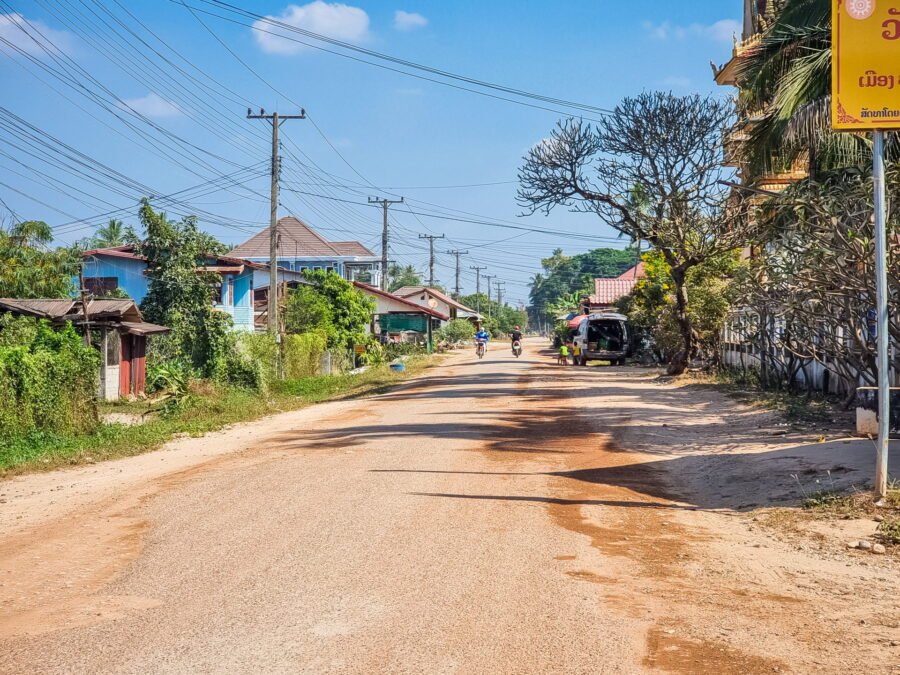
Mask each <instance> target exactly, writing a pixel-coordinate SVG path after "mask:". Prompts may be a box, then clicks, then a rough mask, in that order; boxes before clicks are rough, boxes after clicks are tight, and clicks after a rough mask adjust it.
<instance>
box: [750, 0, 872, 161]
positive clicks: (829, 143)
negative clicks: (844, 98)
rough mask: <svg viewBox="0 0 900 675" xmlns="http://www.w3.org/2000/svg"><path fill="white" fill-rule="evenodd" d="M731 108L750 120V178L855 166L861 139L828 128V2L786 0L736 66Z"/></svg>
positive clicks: (863, 152) (864, 147) (865, 150)
mask: <svg viewBox="0 0 900 675" xmlns="http://www.w3.org/2000/svg"><path fill="white" fill-rule="evenodd" d="M738 84H739V86H740V90H741V94H740V99H739V101H738V107H739V109H740V111H741V112H742V113H743V117H745V118H747V119H750V120H751V122H750V127H749V129H748V130H749V140H748V142H747V143H746V144H745V146H744V152H745V153H746V156H745V159H746V161H747V166H748V169H749V172H750V175H751V177H752V176H754V175H761V174H765V173H769V172H772V171H779V170H782V169H784V168H787V167H790V165H791V164H792V162H793V161H794V160H796V159H798V158H800V157H802V156H806V157H807V159H808V160H809V165H810V174H811V175H812V176H813V177H814V176H815V175H816V174H817V173H818V171H819V170H822V169H831V168H840V167H847V166H852V165H859V164H861V163H864V162H865V161H866V158H867V157H868V156H870V150H869V143H868V140H867V139H866V138H865V137H864V136H860V135H856V134H846V133H833V132H832V130H831V0H786V2H785V3H784V5H783V7H782V8H781V10H780V12H779V13H778V15H777V17H776V18H775V20H774V21H773V22H772V23H771V24H770V25H769V26H768V27H767V28H766V31H765V33H764V34H763V38H762V40H761V42H760V44H759V45H758V46H756V47H753V48H751V49H750V50H748V51H747V52H746V53H745V56H744V58H743V59H742V60H741V63H740V66H739V70H738Z"/></svg>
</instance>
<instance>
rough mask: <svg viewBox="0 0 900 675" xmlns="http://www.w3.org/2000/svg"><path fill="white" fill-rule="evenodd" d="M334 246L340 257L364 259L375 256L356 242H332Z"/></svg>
mask: <svg viewBox="0 0 900 675" xmlns="http://www.w3.org/2000/svg"><path fill="white" fill-rule="evenodd" d="M331 245H332V246H334V247H335V248H336V249H337V250H338V251H339V252H340V253H341V255H356V256H362V257H366V258H374V257H375V254H374V253H373V252H372V251H370V250H369V249H368V248H366V247H365V246H363V245H362V244H361V243H360V242H358V241H333V242H331Z"/></svg>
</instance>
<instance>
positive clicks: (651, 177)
mask: <svg viewBox="0 0 900 675" xmlns="http://www.w3.org/2000/svg"><path fill="white" fill-rule="evenodd" d="M731 117H732V105H731V104H730V103H729V102H726V101H720V100H717V99H714V98H708V97H702V96H696V95H695V96H675V95H673V94H670V93H662V92H654V93H644V94H641V95H640V96H637V97H634V98H627V99H625V100H624V101H623V102H622V103H620V104H619V105H618V106H616V109H615V110H614V111H613V112H612V113H611V114H610V115H609V116H607V117H605V118H604V119H603V120H602V121H601V122H599V123H598V124H596V125H590V124H586V123H584V122H583V121H582V120H578V119H568V120H565V121H562V122H560V123H558V124H557V127H556V129H554V130H553V132H552V133H551V135H550V137H549V138H546V139H544V140H543V141H541V142H540V143H538V144H537V145H535V146H534V147H533V148H532V149H531V150H530V151H529V153H528V155H527V156H526V157H525V160H524V165H523V166H522V168H521V170H520V171H519V182H520V188H519V200H520V203H521V204H522V205H523V206H525V207H526V208H528V209H529V210H530V211H531V212H532V213H535V212H538V211H543V212H545V213H548V214H549V212H550V211H551V210H552V209H553V208H554V207H556V206H568V207H570V208H571V209H572V210H574V211H582V212H591V213H596V214H597V215H598V216H600V218H601V219H602V220H603V221H604V222H605V223H607V224H608V225H610V226H612V227H614V228H615V229H617V230H618V231H620V232H622V233H623V234H626V235H627V236H629V237H631V238H632V239H635V240H644V241H647V242H649V243H650V244H651V245H652V246H653V247H654V248H656V249H657V250H658V251H660V253H662V255H663V256H664V257H665V259H666V262H667V263H668V264H669V266H670V267H671V275H672V281H673V284H674V295H675V308H676V320H677V322H678V325H679V329H680V333H681V338H682V343H683V344H682V348H681V351H680V352H679V353H678V354H677V355H676V356H675V358H673V360H672V363H671V364H670V367H669V372H670V373H672V374H678V373H681V372H683V371H684V370H685V369H686V368H687V364H688V362H689V360H690V359H691V358H692V357H693V356H694V355H695V352H696V339H695V337H696V336H695V331H694V328H693V326H692V324H691V319H690V316H689V315H688V311H687V308H688V294H687V288H686V283H685V282H686V276H687V273H688V271H689V270H690V269H691V268H693V267H696V266H697V265H700V264H703V263H704V262H705V261H707V260H709V259H710V258H712V257H713V256H716V255H719V254H721V253H723V252H724V251H727V250H733V249H735V248H739V247H742V246H744V245H745V244H746V242H747V236H748V232H747V228H748V227H749V224H750V222H751V221H750V220H749V219H746V218H741V217H737V216H736V214H735V213H734V211H735V209H738V208H740V204H739V203H738V202H737V201H735V199H734V198H733V197H731V195H730V194H729V190H728V189H727V188H725V187H723V186H722V184H721V183H720V182H719V181H720V180H721V179H723V178H724V177H726V176H727V175H729V174H727V173H726V172H727V169H725V168H724V167H723V164H722V135H723V133H724V132H725V130H726V129H727V128H728V127H729V124H730V122H731Z"/></svg>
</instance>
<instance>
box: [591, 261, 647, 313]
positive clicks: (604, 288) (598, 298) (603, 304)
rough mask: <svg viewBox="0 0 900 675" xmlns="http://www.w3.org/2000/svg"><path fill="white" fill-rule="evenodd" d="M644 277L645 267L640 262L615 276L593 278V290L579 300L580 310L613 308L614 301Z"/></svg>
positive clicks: (645, 275) (629, 291)
mask: <svg viewBox="0 0 900 675" xmlns="http://www.w3.org/2000/svg"><path fill="white" fill-rule="evenodd" d="M646 277H647V272H646V268H645V265H644V263H643V262H641V263H638V264H637V265H635V266H634V267H632V268H630V269H628V270H626V271H625V272H623V273H622V274H620V275H619V276H617V277H601V278H599V279H594V292H593V293H592V294H591V295H588V296H585V297H584V298H582V300H581V305H582V311H583V312H584V313H585V314H591V313H593V312H607V311H610V310H613V309H615V308H616V303H617V302H618V301H619V300H621V299H622V298H624V297H625V296H626V295H628V294H629V293H631V291H633V290H634V287H635V286H636V285H637V282H638V281H640V280H641V279H645V278H646Z"/></svg>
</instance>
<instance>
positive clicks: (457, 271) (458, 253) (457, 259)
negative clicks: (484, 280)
mask: <svg viewBox="0 0 900 675" xmlns="http://www.w3.org/2000/svg"><path fill="white" fill-rule="evenodd" d="M447 253H449V254H450V255H455V256H456V287H455V288H456V290H455V293H456V297H457V298H458V297H459V257H460V256H461V255H469V252H468V251H460V250H455V251H447Z"/></svg>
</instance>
